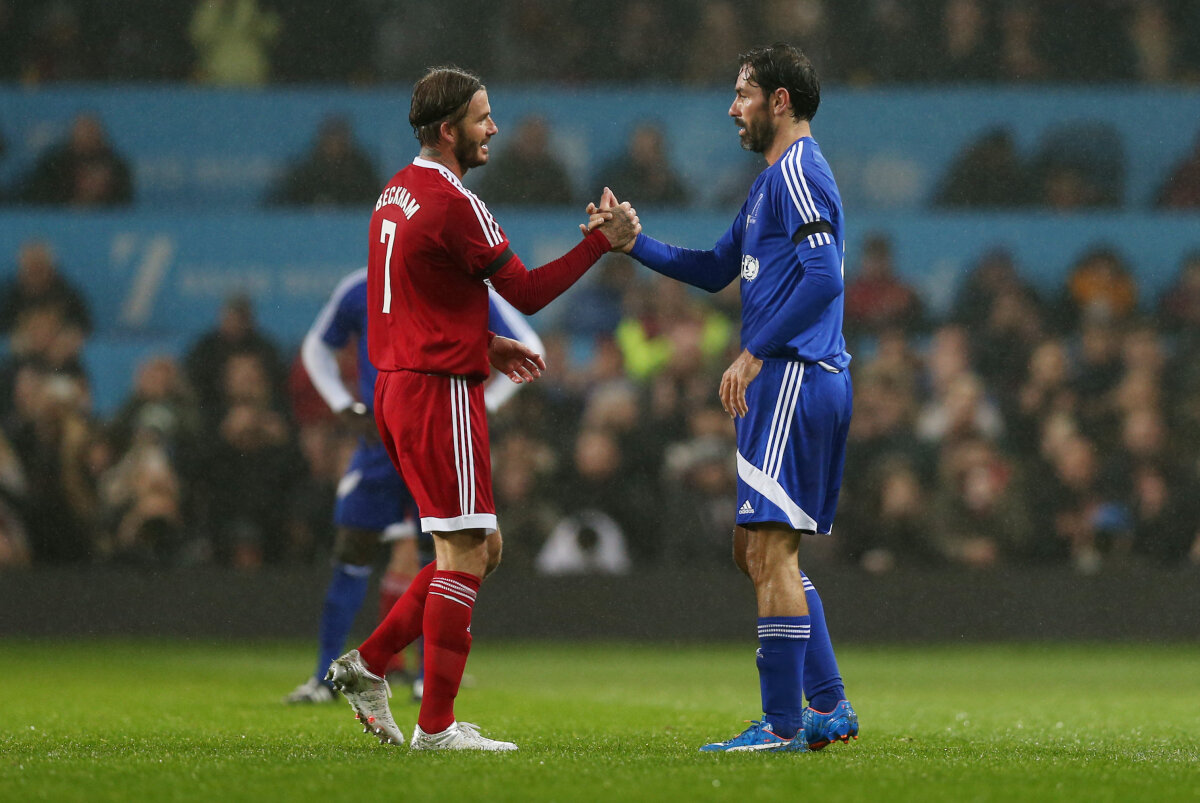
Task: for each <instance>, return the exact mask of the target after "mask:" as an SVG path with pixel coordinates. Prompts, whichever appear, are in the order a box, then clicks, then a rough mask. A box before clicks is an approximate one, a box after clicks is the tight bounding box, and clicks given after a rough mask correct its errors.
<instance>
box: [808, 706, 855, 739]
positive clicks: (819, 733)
mask: <svg viewBox="0 0 1200 803" xmlns="http://www.w3.org/2000/svg"><path fill="white" fill-rule="evenodd" d="M801 716H802V719H801V721H802V722H803V723H804V738H805V739H806V740H807V741H808V746H809V748H810V749H812V750H820V749H821V748H822V747H825V746H826V745H827V744H829V743H830V742H832V741H835V740H837V741H842V742H848V741H850V740H851V739H857V738H858V714H856V713H855V712H854V707H853V706H852V705H850V701H849V700H842V701H841V702H839V703H838V704H837V705H835V706H834V707H833V710H832V711H830V712H829V713H827V714H822V713H821V712H820V711H814V710H813V709H812V707H811V706H810V707H808V708H806V709H804V713H803V714H802V715H801Z"/></svg>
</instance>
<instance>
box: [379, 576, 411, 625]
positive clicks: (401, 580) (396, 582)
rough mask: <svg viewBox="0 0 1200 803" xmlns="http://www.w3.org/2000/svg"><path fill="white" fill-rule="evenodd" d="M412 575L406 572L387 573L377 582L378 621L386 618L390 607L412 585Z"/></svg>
mask: <svg viewBox="0 0 1200 803" xmlns="http://www.w3.org/2000/svg"><path fill="white" fill-rule="evenodd" d="M412 581H413V578H412V575H411V574H409V573H408V572H397V571H388V572H384V575H383V577H382V578H380V580H379V621H381V622H382V621H383V620H384V619H386V618H387V615H388V613H389V612H390V611H391V610H392V607H393V606H394V605H395V604H396V603H397V602H398V601H399V600H400V598H401V597H402V596H404V592H405V591H407V590H408V587H409V586H410V585H412Z"/></svg>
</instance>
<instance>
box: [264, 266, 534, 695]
mask: <svg viewBox="0 0 1200 803" xmlns="http://www.w3.org/2000/svg"><path fill="white" fill-rule="evenodd" d="M488 296H489V299H488V300H489V305H490V306H489V310H488V313H489V314H488V326H489V328H490V329H491V331H493V332H495V333H496V334H498V335H503V336H505V337H509V338H512V339H514V340H519V341H521V342H522V343H524V344H525V345H527V346H529V347H530V348H531V349H533V350H534V351H536V352H538V353H541V351H542V342H541V339H540V338H539V337H538V336H537V334H536V333H535V332H534V331H533V328H532V327H530V325H529V324H528V323H527V322H526V320H525V319H524V317H522V315H521V314H520V313H519V312H517V310H516V309H514V308H513V306H512V305H511V304H509V303H508V302H507V301H505V300H504V299H503V298H501V297H500V296H499V295H497V294H496V292H495V291H492V290H490V289H489V293H488ZM351 343H355V344H356V348H357V354H358V394H357V398H356V396H355V394H354V392H353V391H351V389H350V388H347V387H346V385H345V383H344V382H343V381H342V376H341V372H340V370H339V368H338V362H337V352H338V351H339V350H340V349H342V348H345V347H347V346H349V345H350V344H351ZM301 358H302V360H303V362H304V368H305V370H307V371H308V375H309V378H310V379H311V380H312V383H313V387H315V388H316V389H317V392H318V393H320V394H321V397H322V398H323V399H324V400H325V402H326V403H327V404H328V405H329V407H330V409H331V410H333V411H334V413H336V414H337V415H338V417H339V418H341V419H342V421H343V422H344V423H345V424H346V426H347V427H348V428H349V429H350V431H351V432H354V433H355V434H357V435H359V438H360V440H359V445H358V448H357V449H356V450H355V452H354V456H353V457H352V458H351V460H350V465H349V467H348V468H347V469H346V473H345V475H343V477H342V479H341V481H340V482H339V483H338V492H337V505H336V507H335V508H334V514H333V519H334V523H335V524H336V525H337V528H338V529H337V542H336V546H335V547H334V558H333V560H334V569H333V577H332V578H331V579H330V581H329V586H328V588H327V589H326V592H325V604H324V606H323V608H322V610H321V624H320V631H319V637H318V650H317V665H316V671H315V672H314V674H313V676H312V677H310V678H309V679H308V680H306V681H305V682H304V683H301V684H300V685H299V686H297V687H296V689H295V690H294V691H293V692H292V693H291V694H289V695H288V696H287V697H286V698H285V699H286V701H287V702H290V703H317V702H328V701H331V700H334V699H335V698H336V696H335V694H334V692H333V689H332V687H330V686H329V685H328V684H327V683H326V682H325V671H326V669H328V667H329V664H330V663H331V662H332V661H333V660H334V659H335V658H337V657H338V656H339V655H341V654H342V651H343V648H344V646H345V643H346V638H347V636H348V635H349V634H350V629H351V627H352V626H353V625H354V619H355V617H356V616H357V615H358V611H359V608H361V607H362V603H363V599H364V597H365V596H366V593H367V579H368V577H369V576H370V574H371V570H372V565H373V564H374V562H375V557H376V554H377V549H378V545H379V543H380V541H381V540H382V541H384V542H388V543H391V544H392V556H391V560H390V563H389V567H388V569H389V573H400V574H407V576H409V577H412V576H413V575H415V574H416V572H417V570H418V569H419V568H420V565H419V558H418V549H417V536H418V531H417V526H416V521H417V517H416V516H417V509H416V505H415V503H414V502H413V499H412V497H411V496H410V495H409V492H408V489H407V488H406V487H405V485H404V481H403V480H402V479H401V478H400V474H399V473H397V471H396V468H395V466H393V465H392V461H391V458H389V457H388V453H387V450H386V449H385V448H384V446H383V444H382V443H381V442H380V440H379V431H378V429H377V428H376V425H375V416H374V414H373V412H372V410H371V405H372V403H373V401H374V397H375V374H376V371H375V368H374V366H372V365H371V361H370V359H368V357H367V270H366V268H363V269H361V270H358V271H355V272H354V273H351V274H350V275H349V276H347V277H345V278H344V279H343V280H342V281H341V282H340V283H339V284H338V286H337V288H336V289H335V290H334V291H333V295H332V297H331V298H330V299H329V301H328V303H326V305H325V306H324V307H323V308H322V309H321V312H320V314H319V315H318V316H317V319H316V321H315V322H314V323H313V325H312V328H311V329H309V332H308V334H307V335H306V336H305V338H304V344H303V346H302V347H301ZM517 389H518V385H517V384H516V383H514V382H511V381H509V380H508V378H506V377H502V376H499V375H497V376H494V377H493V378H492V381H491V382H490V383H489V384H488V385H487V387H486V389H485V391H484V401H485V404H486V406H487V409H488V411H489V412H490V411H494V410H497V409H499V407H500V406H501V405H503V404H504V402H506V401H507V400H508V399H509V398H510V397H511V396H512V394H513V393H515V392H516V391H517ZM359 399H361V400H362V401H359ZM400 591H401V593H403V589H401V590H400ZM396 596H398V595H396Z"/></svg>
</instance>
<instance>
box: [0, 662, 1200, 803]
mask: <svg viewBox="0 0 1200 803" xmlns="http://www.w3.org/2000/svg"><path fill="white" fill-rule="evenodd" d="M840 659H841V662H842V669H843V672H844V674H845V676H846V680H847V683H848V685H849V688H850V692H851V698H852V699H853V701H854V703H855V706H856V707H857V709H858V711H859V714H860V716H861V718H862V738H861V739H860V740H859V741H858V742H852V743H850V744H849V745H841V744H837V745H833V746H831V747H829V748H827V749H826V750H824V751H821V752H819V753H812V754H779V755H770V754H733V755H711V754H700V753H698V752H696V748H697V747H698V746H699V745H700V744H702V743H703V742H705V741H709V740H713V739H717V738H727V737H729V736H731V735H733V734H734V733H735V732H736V731H738V730H740V728H741V727H742V726H741V722H742V720H744V719H747V718H749V717H751V716H755V715H756V713H757V712H756V702H757V700H758V688H757V677H756V673H755V670H754V653H753V646H752V644H750V643H747V644H746V645H740V646H735V645H726V644H722V645H708V646H704V645H689V646H674V645H671V646H662V647H652V646H646V645H639V646H632V645H624V644H621V645H591V644H588V645H573V644H537V645H528V644H525V645H517V644H493V643H489V642H488V641H487V640H486V639H477V641H476V644H475V651H474V653H473V654H472V656H471V661H470V664H469V665H468V668H467V669H468V672H469V673H470V675H471V676H472V677H473V679H474V682H473V684H472V685H471V686H470V687H469V688H465V689H464V690H463V691H462V693H461V694H460V695H459V700H458V713H459V716H460V717H461V718H463V719H465V720H468V721H472V722H477V723H479V724H480V725H482V727H483V730H484V733H485V734H492V735H495V736H499V737H503V738H506V739H512V740H514V741H516V742H517V743H518V744H519V745H520V747H521V749H520V752H518V753H515V754H507V755H484V754H410V753H409V752H408V751H407V748H403V747H390V748H385V747H382V746H380V745H379V744H378V743H377V742H376V741H375V740H374V739H372V738H369V737H367V736H365V735H363V734H362V733H361V731H360V729H359V728H357V727H356V723H355V722H354V721H353V718H352V715H351V713H350V709H349V707H348V706H346V705H345V704H344V703H343V702H340V701H339V702H338V703H337V704H336V705H328V706H315V707H312V706H310V707H286V706H284V705H282V704H281V703H280V698H281V697H282V696H283V695H284V694H285V693H286V692H288V691H289V690H290V689H291V688H292V686H294V685H295V684H296V683H297V682H299V681H300V680H302V679H303V677H304V674H305V672H306V671H307V670H308V669H309V664H310V662H311V658H310V648H309V647H308V646H307V645H300V644H294V643H287V644H279V643H268V644H266V645H265V646H261V647H257V648H256V647H252V646H250V645H246V644H243V643H239V644H232V645H221V644H208V643H206V644H183V643H163V642H69V643H63V642H40V641H38V642H30V641H12V640H7V641H0V677H3V678H5V680H6V681H7V682H6V684H5V686H6V689H5V692H4V694H3V698H0V801H5V802H6V803H7V801H32V800H47V801H73V800H80V801H107V800H112V801H127V800H128V801H156V800H212V801H221V803H227V802H229V801H242V800H246V801H256V802H259V803H261V802H262V801H276V800H288V801H291V800H296V801H306V800H320V801H362V802H364V803H367V802H369V801H375V800H379V801H425V800H435V799H436V800H441V801H446V802H447V803H455V802H456V801H472V800H487V801H501V800H514V801H543V800H547V801H548V800H557V801H588V800H613V801H620V802H621V803H628V802H630V801H640V800H668V801H691V800H751V799H753V800H755V801H770V800H780V801H805V800H813V801H843V800H844V801H906V800H919V801H928V800H953V801H966V800H980V801H989V800H997V801H1024V800H1054V801H1061V800H1080V801H1084V800H1086V801H1105V800H1113V801H1116V800H1120V801H1130V800H1155V801H1161V800H1200V647H1198V646H1195V645H1187V646H1184V645H1180V646H1173V647H1172V646H1155V647H1145V646H1133V645H1121V646H1101V645H1094V646H1067V647H1044V646H1003V647H1001V646H974V645H959V646H942V647H932V648H930V647H924V648H922V647H872V648H853V647H845V648H843V649H842V650H841V654H840ZM393 711H394V713H395V714H396V719H397V721H398V722H399V723H400V724H401V727H402V728H403V729H404V730H405V733H406V734H408V733H410V732H411V728H412V723H413V722H414V721H415V719H416V706H415V705H413V704H411V703H409V702H408V701H407V695H405V694H397V696H396V698H395V699H394V701H393Z"/></svg>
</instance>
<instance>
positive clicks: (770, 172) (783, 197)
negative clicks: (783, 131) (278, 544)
mask: <svg viewBox="0 0 1200 803" xmlns="http://www.w3.org/2000/svg"><path fill="white" fill-rule="evenodd" d="M726 249H727V250H728V251H729V252H731V253H736V254H738V255H739V258H740V263H741V291H742V346H743V347H744V348H747V349H749V350H750V352H751V353H752V354H754V355H755V356H756V357H762V358H784V359H792V360H801V361H804V362H818V361H823V362H827V363H829V364H831V365H834V366H836V367H838V368H844V367H845V366H846V365H847V364H848V363H849V356H848V355H847V354H846V341H845V338H844V337H843V336H842V297H843V295H844V293H843V291H844V287H845V285H844V281H843V256H844V253H845V245H844V241H843V234H842V198H841V195H840V194H839V193H838V188H837V184H836V183H835V182H834V180H833V172H832V171H831V170H830V169H829V164H828V163H827V162H826V161H825V157H824V156H822V155H821V149H820V147H819V146H818V145H817V143H816V141H815V140H814V139H812V138H811V137H803V138H801V139H799V140H797V141H796V142H795V143H793V144H792V146H791V147H789V148H788V149H787V150H786V151H785V152H784V154H783V156H782V157H780V158H779V159H778V160H777V161H776V162H775V164H773V165H771V166H770V167H768V168H767V169H766V170H763V171H762V173H760V174H759V176H758V179H757V180H756V181H755V182H754V185H753V186H752V187H751V188H750V194H749V195H748V196H747V198H746V203H745V204H744V205H743V206H742V210H741V212H739V213H738V216H737V219H736V220H735V221H734V223H733V226H732V227H730V229H729V231H727V232H726V233H725V236H724V237H723V238H722V242H720V243H718V244H717V248H716V250H717V251H718V252H721V251H723V250H726ZM806 278H807V279H808V281H809V283H810V284H812V283H815V282H819V283H820V284H821V292H819V293H807V294H805V295H801V296H797V294H796V289H797V286H798V285H799V284H800V282H801V280H804V279H806ZM806 289H807V288H806ZM814 289H815V288H814ZM785 321H786V322H787V323H790V324H792V325H791V326H788V325H786V323H785Z"/></svg>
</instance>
